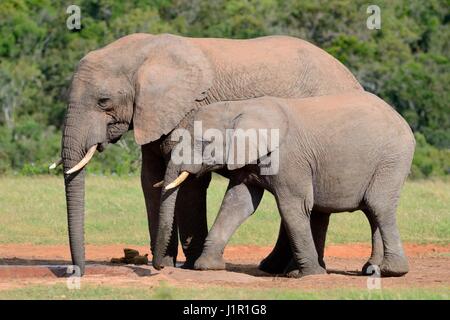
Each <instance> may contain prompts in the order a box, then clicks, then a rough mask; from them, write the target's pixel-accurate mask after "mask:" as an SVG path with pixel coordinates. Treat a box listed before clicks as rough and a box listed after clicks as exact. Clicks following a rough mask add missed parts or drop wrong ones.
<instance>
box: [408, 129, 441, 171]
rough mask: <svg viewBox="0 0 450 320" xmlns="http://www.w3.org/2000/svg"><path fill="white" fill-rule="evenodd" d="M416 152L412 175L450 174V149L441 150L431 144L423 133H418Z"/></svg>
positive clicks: (416, 136) (416, 135)
mask: <svg viewBox="0 0 450 320" xmlns="http://www.w3.org/2000/svg"><path fill="white" fill-rule="evenodd" d="M414 136H415V138H416V152H415V153H414V159H413V164H412V168H411V175H410V177H411V178H413V179H417V178H428V177H436V176H444V175H449V174H450V150H449V149H443V150H440V149H438V148H436V147H434V146H432V145H430V144H429V143H428V142H427V140H426V139H425V137H424V135H423V134H421V133H416V134H415V135H414Z"/></svg>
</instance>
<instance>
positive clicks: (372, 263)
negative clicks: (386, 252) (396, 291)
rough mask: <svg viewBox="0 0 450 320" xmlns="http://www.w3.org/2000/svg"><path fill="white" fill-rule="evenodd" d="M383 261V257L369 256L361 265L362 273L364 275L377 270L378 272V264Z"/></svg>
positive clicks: (371, 273) (369, 274)
mask: <svg viewBox="0 0 450 320" xmlns="http://www.w3.org/2000/svg"><path fill="white" fill-rule="evenodd" d="M382 262H383V257H380V258H372V257H371V258H370V259H369V261H367V262H366V263H365V264H364V265H363V267H362V274H363V275H364V276H371V275H373V274H375V273H376V272H377V271H378V272H379V269H378V268H379V266H380V265H381V263H382Z"/></svg>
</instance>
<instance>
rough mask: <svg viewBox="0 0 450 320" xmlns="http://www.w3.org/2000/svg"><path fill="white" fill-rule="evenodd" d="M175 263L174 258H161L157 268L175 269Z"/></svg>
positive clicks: (175, 259)
mask: <svg viewBox="0 0 450 320" xmlns="http://www.w3.org/2000/svg"><path fill="white" fill-rule="evenodd" d="M176 263H177V258H176V257H171V256H165V257H164V258H162V261H161V265H160V266H159V267H160V268H163V267H175V266H176Z"/></svg>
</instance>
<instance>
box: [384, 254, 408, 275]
mask: <svg viewBox="0 0 450 320" xmlns="http://www.w3.org/2000/svg"><path fill="white" fill-rule="evenodd" d="M380 272H381V276H383V277H400V276H403V275H405V274H407V273H408V272H409V266H408V261H407V260H406V257H405V256H403V255H394V254H391V255H387V256H385V257H384V258H383V262H382V263H381V265H380Z"/></svg>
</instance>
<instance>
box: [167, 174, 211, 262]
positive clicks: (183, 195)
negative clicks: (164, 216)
mask: <svg viewBox="0 0 450 320" xmlns="http://www.w3.org/2000/svg"><path fill="white" fill-rule="evenodd" d="M210 181H211V173H206V174H204V175H202V176H201V177H199V178H196V177H190V178H189V179H188V180H186V181H185V182H184V183H183V184H182V185H181V187H180V190H179V192H178V197H177V202H176V205H175V217H176V219H177V223H178V228H179V231H180V240H181V246H182V248H183V253H184V255H185V257H186V262H185V263H184V265H183V266H182V268H186V269H192V268H193V267H194V262H195V261H196V260H197V259H198V257H200V255H201V253H202V250H203V245H204V243H205V238H206V236H207V234H208V224H207V219H206V191H207V189H208V186H209V183H210Z"/></svg>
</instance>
